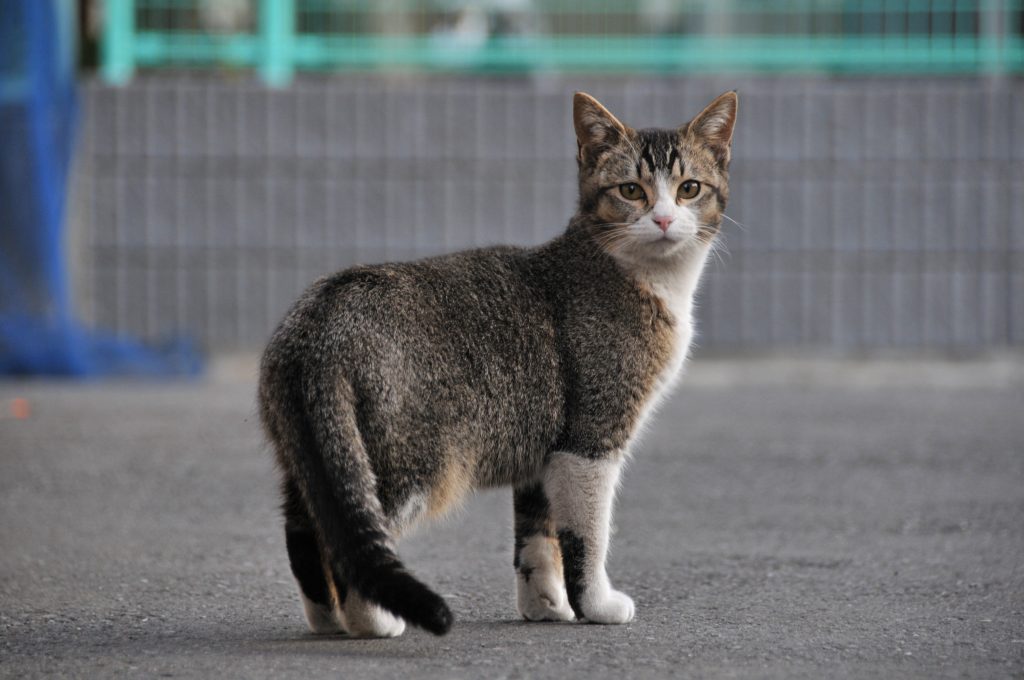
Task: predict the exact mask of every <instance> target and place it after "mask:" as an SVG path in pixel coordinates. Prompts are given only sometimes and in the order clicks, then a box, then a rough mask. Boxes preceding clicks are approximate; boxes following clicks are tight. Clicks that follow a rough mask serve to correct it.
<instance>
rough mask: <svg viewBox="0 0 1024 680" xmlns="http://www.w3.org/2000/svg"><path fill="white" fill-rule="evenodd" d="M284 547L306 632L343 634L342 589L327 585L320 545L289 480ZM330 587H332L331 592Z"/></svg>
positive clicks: (297, 492) (297, 493)
mask: <svg viewBox="0 0 1024 680" xmlns="http://www.w3.org/2000/svg"><path fill="white" fill-rule="evenodd" d="M284 516H285V525H284V527H285V528H284V531H285V544H286V545H287V547H288V560H289V562H290V563H291V567H292V574H293V575H294V576H295V580H296V581H298V583H299V597H301V598H302V606H303V608H304V609H305V612H306V622H307V623H308V624H309V629H310V630H311V631H313V632H314V633H316V634H318V635H329V634H333V633H343V632H345V628H344V626H343V625H342V620H341V618H340V617H339V615H338V614H339V612H338V610H337V604H336V601H337V600H338V599H343V598H344V597H345V593H344V586H343V585H340V586H338V585H335V584H334V583H332V582H330V581H328V579H329V578H330V576H328V574H327V572H326V570H325V569H324V559H323V557H322V554H321V552H320V544H319V542H318V541H317V538H316V533H315V532H314V530H313V522H312V520H311V519H310V516H309V511H308V510H307V509H306V505H305V503H304V501H303V500H302V497H301V495H300V493H299V490H298V487H296V486H295V483H294V482H293V481H292V480H291V479H288V480H286V481H285V484H284ZM332 586H334V587H333V588H332Z"/></svg>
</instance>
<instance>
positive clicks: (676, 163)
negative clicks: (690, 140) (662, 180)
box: [636, 130, 683, 177]
mask: <svg viewBox="0 0 1024 680" xmlns="http://www.w3.org/2000/svg"><path fill="white" fill-rule="evenodd" d="M678 144H679V136H678V135H677V134H676V133H675V132H674V131H672V130H639V131H638V132H637V144H636V148H637V149H638V150H639V151H640V157H639V158H638V159H637V161H636V172H637V175H639V176H641V177H642V176H643V175H645V174H649V175H657V174H659V173H664V174H665V175H667V176H669V177H671V176H672V175H673V174H677V175H682V174H683V159H682V157H680V155H679V148H678Z"/></svg>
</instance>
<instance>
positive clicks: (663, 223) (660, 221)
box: [654, 215, 673, 231]
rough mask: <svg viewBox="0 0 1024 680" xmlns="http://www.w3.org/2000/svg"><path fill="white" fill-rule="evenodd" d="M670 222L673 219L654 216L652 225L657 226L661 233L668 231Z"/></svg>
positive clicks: (666, 216)
mask: <svg viewBox="0 0 1024 680" xmlns="http://www.w3.org/2000/svg"><path fill="white" fill-rule="evenodd" d="M672 220H673V218H672V217H669V216H668V215H665V216H664V217H662V216H659V215H655V216H654V223H655V224H657V225H658V227H659V228H660V229H661V230H662V231H668V228H669V227H670V226H671V225H672Z"/></svg>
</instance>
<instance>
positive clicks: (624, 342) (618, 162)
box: [258, 93, 736, 637]
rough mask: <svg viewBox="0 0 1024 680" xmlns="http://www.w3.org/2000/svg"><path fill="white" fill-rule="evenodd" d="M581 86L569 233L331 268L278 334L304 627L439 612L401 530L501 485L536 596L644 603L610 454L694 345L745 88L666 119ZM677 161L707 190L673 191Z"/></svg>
mask: <svg viewBox="0 0 1024 680" xmlns="http://www.w3.org/2000/svg"><path fill="white" fill-rule="evenodd" d="M574 105H575V111H574V113H575V115H574V121H575V125H576V131H577V136H578V139H579V142H580V147H579V148H580V153H579V164H580V202H579V209H578V211H577V214H576V215H575V216H574V217H573V219H572V220H571V221H570V223H569V226H568V228H567V230H566V232H565V233H564V234H563V235H562V236H560V237H558V238H556V239H554V240H553V241H551V242H549V243H547V244H545V245H542V246H539V247H537V248H531V249H522V248H487V249H481V250H475V251H468V252H463V253H456V254H454V255H448V256H444V257H439V258H432V259H428V260H422V261H419V262H412V263H405V264H384V265H376V266H369V267H356V268H353V269H350V270H347V271H344V272H341V273H338V274H335V275H333V276H329V277H326V278H324V279H321V280H319V281H317V282H316V283H314V284H313V286H312V287H311V288H310V289H309V290H307V291H306V292H305V293H304V294H303V295H302V297H301V298H300V299H299V300H298V302H297V303H296V304H295V306H294V307H293V308H292V309H291V310H290V311H289V312H288V314H287V315H286V317H285V318H284V320H283V321H282V322H281V324H280V326H279V327H278V328H277V330H276V331H275V333H274V334H273V336H272V338H271V340H270V343H269V344H268V346H267V349H266V351H265V353H264V355H263V360H262V364H261V371H260V385H259V394H258V400H259V406H260V417H261V421H262V423H263V426H264V430H265V432H266V434H267V437H268V439H269V440H270V442H271V444H272V445H273V448H274V452H275V454H276V458H277V462H278V464H279V467H280V470H281V473H282V478H283V489H284V496H285V503H284V510H285V518H286V522H285V532H286V539H287V540H286V544H287V547H288V551H289V557H290V559H291V563H292V570H293V573H294V575H295V577H296V579H297V580H298V582H299V586H300V590H301V594H302V597H303V602H304V604H305V607H306V612H307V617H308V619H309V623H310V626H311V628H313V630H314V632H332V631H334V630H346V631H347V632H348V633H349V634H350V635H354V636H380V637H386V636H393V635H398V634H400V633H401V632H402V630H403V629H404V623H403V621H406V622H409V623H412V624H414V625H417V626H420V627H422V628H424V629H426V630H428V631H431V632H433V633H436V634H443V633H445V632H447V631H448V629H449V628H450V627H451V625H452V621H453V617H452V613H451V611H450V610H449V609H448V607H447V605H446V604H445V603H444V601H443V600H442V599H441V598H440V597H439V596H438V595H437V594H435V593H434V592H433V591H431V590H430V589H429V588H428V587H427V586H426V585H424V584H423V583H421V582H420V581H419V580H418V579H416V578H415V577H414V576H413V575H412V574H411V573H410V572H409V571H408V570H407V569H406V567H405V566H404V565H403V564H402V563H401V562H400V561H399V559H398V557H397V554H396V552H395V547H394V542H395V541H396V540H397V538H398V537H399V536H400V534H401V533H402V532H403V531H404V530H406V529H407V528H409V527H410V526H412V525H414V524H415V523H416V522H417V521H418V520H419V519H421V518H422V517H424V516H437V515H440V514H443V513H445V512H446V511H448V510H449V509H450V508H452V507H454V506H456V505H457V504H458V503H459V502H460V500H461V498H462V497H464V495H465V494H466V493H468V492H469V491H470V490H471V489H473V488H478V487H487V486H495V485H512V486H514V487H516V489H517V490H516V494H515V512H516V518H517V519H516V548H515V559H514V561H515V566H516V570H517V584H518V585H517V588H518V589H519V596H518V601H519V606H520V611H521V613H522V614H523V616H524V617H526V618H528V619H554V620H567V619H571V618H573V614H574V613H575V617H576V618H580V619H585V620H589V621H594V622H604V623H621V622H624V621H626V620H628V619H629V618H631V617H632V612H633V609H632V606H633V605H632V601H631V600H629V598H628V597H626V596H625V595H622V594H621V593H616V592H615V591H614V590H612V589H611V586H610V584H609V582H608V579H607V575H606V574H605V572H604V555H605V552H606V551H607V543H608V523H609V522H610V516H611V506H612V501H613V495H614V488H615V483H616V480H617V479H618V470H619V462H620V461H621V459H622V457H623V455H624V454H625V453H626V452H627V451H628V448H629V445H630V443H631V442H632V441H633V438H634V437H635V435H636V432H637V430H638V429H639V427H640V425H641V424H642V422H643V421H644V420H645V419H646V418H647V416H648V415H649V413H650V410H651V408H652V406H653V404H654V403H655V402H656V401H657V400H658V399H660V398H661V396H663V394H664V392H665V391H666V390H667V389H668V386H670V385H671V383H672V381H673V379H674V376H675V375H676V374H677V372H678V370H679V368H680V366H681V364H682V360H683V359H684V358H685V355H686V351H687V348H688V346H689V339H690V334H691V328H690V324H691V321H690V306H691V299H692V296H693V294H694V290H695V287H696V285H697V280H698V279H699V274H700V268H701V267H702V266H703V262H704V258H705V257H706V255H707V250H708V248H709V246H710V242H711V240H712V239H713V238H714V235H715V233H716V232H717V229H718V226H719V224H720V221H721V212H722V210H724V207H725V202H726V200H727V197H728V174H727V165H728V159H729V142H730V140H731V135H732V125H733V120H734V117H735V112H736V107H735V95H734V94H731V93H730V94H726V95H723V96H722V97H720V98H719V99H718V100H716V101H715V102H714V103H712V105H711V106H710V107H708V109H706V110H705V111H704V112H703V113H702V114H701V115H700V116H698V117H697V118H696V119H694V121H692V122H691V123H688V124H687V125H684V126H682V127H681V128H678V129H673V130H641V131H634V130H632V129H630V128H628V127H626V126H624V125H622V124H621V123H619V122H618V121H617V120H616V119H615V118H614V117H613V116H612V115H611V114H610V113H608V112H607V110H605V109H604V108H603V107H601V105H600V104H598V103H597V102H596V101H595V100H593V99H591V98H589V97H587V96H586V95H582V94H578V95H577V96H576V100H575V103H574ZM686 181H691V182H696V181H699V182H700V183H701V185H702V186H704V187H707V189H706V190H704V191H703V192H702V193H700V194H699V195H696V196H694V197H692V200H691V199H690V198H680V197H681V196H682V186H683V183H684V182H686ZM626 183H634V184H636V185H637V186H641V187H643V189H644V192H645V193H644V197H645V199H644V201H643V202H641V201H639V200H627V199H626V198H624V195H625V194H624V193H623V190H622V189H621V186H622V185H624V184H626ZM688 186H690V187H692V186H693V185H692V184H691V185H688ZM627 193H628V192H627ZM658 225H660V226H658ZM652 230H655V231H652ZM577 496H578V497H577ZM566 584H568V592H566V590H565V588H566ZM570 605H571V609H570ZM395 617H398V618H395Z"/></svg>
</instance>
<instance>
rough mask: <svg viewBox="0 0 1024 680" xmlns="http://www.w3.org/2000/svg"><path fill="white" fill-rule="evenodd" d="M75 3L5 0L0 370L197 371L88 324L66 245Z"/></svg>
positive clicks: (190, 361)
mask: <svg viewBox="0 0 1024 680" xmlns="http://www.w3.org/2000/svg"><path fill="white" fill-rule="evenodd" d="M74 5H75V3H73V2H70V1H69V0H2V2H0V375H69V376H101V375H112V374H116V375H125V374H146V375H177V374H196V373H198V372H199V371H200V368H201V361H200V358H199V355H198V353H197V352H196V351H195V349H194V348H193V347H192V345H191V344H190V343H189V342H187V341H184V340H181V339H178V340H173V341H168V342H167V343H166V344H165V345H164V346H162V347H151V346H146V345H144V344H142V343H140V342H138V341H135V340H132V339H128V338H123V337H116V336H114V335H112V334H110V333H103V332H98V331H94V330H89V329H86V328H84V327H83V326H82V325H81V324H80V323H78V321H77V320H76V318H75V315H74V313H73V308H72V301H71V295H70V290H69V283H68V276H67V266H66V261H65V257H64V250H63V238H64V229H63V225H64V215H65V203H66V197H67V188H68V170H69V167H70V164H71V156H72V152H73V147H74V137H75V124H76V120H77V112H78V111H77V98H76V88H75V74H76V68H75V60H76V55H75V21H74V19H75V15H74Z"/></svg>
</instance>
